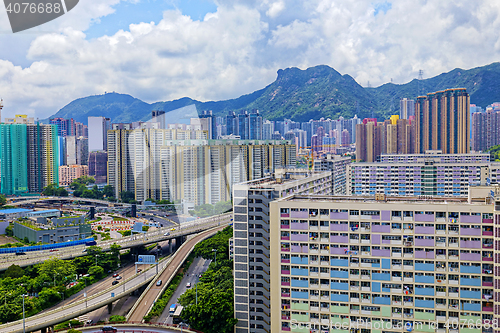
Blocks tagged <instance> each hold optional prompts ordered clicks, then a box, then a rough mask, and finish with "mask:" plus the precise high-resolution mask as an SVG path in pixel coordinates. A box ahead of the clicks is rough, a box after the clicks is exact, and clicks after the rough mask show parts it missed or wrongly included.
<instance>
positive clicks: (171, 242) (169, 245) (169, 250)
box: [168, 239, 174, 254]
mask: <svg viewBox="0 0 500 333" xmlns="http://www.w3.org/2000/svg"><path fill="white" fill-rule="evenodd" d="M173 245H174V242H173V241H172V239H169V240H168V253H169V254H170V253H172V250H173V249H172V248H173Z"/></svg>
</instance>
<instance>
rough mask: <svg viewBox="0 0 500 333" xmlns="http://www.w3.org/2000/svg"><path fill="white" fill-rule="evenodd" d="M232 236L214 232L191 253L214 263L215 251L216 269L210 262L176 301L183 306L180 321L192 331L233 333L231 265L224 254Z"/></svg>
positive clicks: (225, 230) (224, 232)
mask: <svg viewBox="0 0 500 333" xmlns="http://www.w3.org/2000/svg"><path fill="white" fill-rule="evenodd" d="M232 235H233V230H232V228H231V227H228V228H225V229H224V230H223V231H220V232H218V233H217V234H216V235H215V236H214V237H212V238H209V239H207V240H204V241H203V242H201V243H199V244H198V245H196V247H195V249H194V251H193V253H194V254H195V255H197V256H202V257H203V258H205V259H214V254H215V253H214V251H212V250H213V249H216V250H217V265H215V261H213V262H212V263H211V264H210V266H209V269H208V270H207V271H206V272H205V273H204V274H203V276H202V277H201V278H200V282H199V283H198V285H197V289H198V304H196V291H195V288H193V289H188V290H187V291H186V292H185V293H184V294H182V295H181V297H180V298H179V302H180V304H181V305H183V306H184V310H183V312H182V315H181V317H182V319H183V320H184V321H186V322H188V323H189V324H190V325H191V327H192V328H194V329H196V330H200V331H203V332H205V333H219V332H221V333H224V332H227V333H229V332H233V329H234V325H235V324H236V322H237V319H235V318H234V310H233V274H232V267H233V264H232V261H231V260H229V253H228V251H227V247H228V241H229V238H231V237H232Z"/></svg>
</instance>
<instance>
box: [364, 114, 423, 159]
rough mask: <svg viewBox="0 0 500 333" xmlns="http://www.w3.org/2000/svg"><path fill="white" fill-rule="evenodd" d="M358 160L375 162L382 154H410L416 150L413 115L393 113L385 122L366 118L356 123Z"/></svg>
mask: <svg viewBox="0 0 500 333" xmlns="http://www.w3.org/2000/svg"><path fill="white" fill-rule="evenodd" d="M356 136H357V137H356V161H357V162H360V161H364V162H374V161H376V160H377V158H378V157H379V156H380V155H381V154H385V153H389V154H394V153H396V154H409V153H413V152H414V151H415V126H414V121H413V116H411V117H410V119H399V116H397V115H393V116H391V118H390V119H388V120H386V121H384V122H377V119H371V118H365V119H364V120H363V123H361V124H358V125H356Z"/></svg>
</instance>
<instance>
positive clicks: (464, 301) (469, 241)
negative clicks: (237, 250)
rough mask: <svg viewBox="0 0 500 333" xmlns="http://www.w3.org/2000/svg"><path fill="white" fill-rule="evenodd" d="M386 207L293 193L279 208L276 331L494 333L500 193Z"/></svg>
mask: <svg viewBox="0 0 500 333" xmlns="http://www.w3.org/2000/svg"><path fill="white" fill-rule="evenodd" d="M379 199H381V200H374V197H373V196H371V197H361V198H358V197H341V196H301V195H293V196H288V197H286V198H283V199H278V200H276V201H273V202H271V203H270V204H269V207H270V219H271V221H273V223H271V224H270V234H269V241H268V242H262V247H263V248H264V246H268V244H270V246H271V247H273V246H275V245H274V244H279V250H278V251H276V250H274V247H273V248H272V250H271V251H269V252H270V264H269V270H270V272H271V274H270V275H271V276H270V291H271V292H270V297H269V299H270V300H267V299H266V298H263V302H264V303H265V305H268V306H269V311H270V312H271V320H270V323H271V330H270V331H271V332H273V333H279V332H290V331H292V332H346V333H347V332H366V333H370V332H371V333H378V332H401V333H403V332H413V331H415V332H459V331H460V332H474V333H480V332H485V331H486V332H492V330H491V326H492V325H493V324H494V322H493V320H498V316H499V315H498V313H499V311H498V310H499V305H498V296H499V293H498V290H497V286H498V283H499V282H500V280H499V275H500V274H499V272H500V271H499V270H498V269H499V267H498V261H499V259H500V258H499V257H498V254H497V251H498V248H497V247H498V246H497V245H498V244H497V242H498V234H497V232H498V230H497V229H498V228H497V224H500V210H499V208H500V190H499V188H498V187H496V188H494V187H475V188H471V190H470V191H469V198H455V199H453V200H450V199H449V198H435V199H428V200H426V201H422V200H420V199H418V198H415V197H405V198H398V197H383V196H382V197H380V198H379ZM235 216H236V214H235ZM235 225H236V222H235ZM494 230H495V232H494ZM235 231H236V228H235ZM495 244H496V245H495ZM265 305H264V308H266V309H267V307H266V306H265ZM464 322H465V323H471V325H468V324H467V326H460V325H461V323H464ZM472 323H474V324H472ZM485 325H487V326H485ZM460 327H462V328H460Z"/></svg>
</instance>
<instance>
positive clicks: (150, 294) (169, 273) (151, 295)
mask: <svg viewBox="0 0 500 333" xmlns="http://www.w3.org/2000/svg"><path fill="white" fill-rule="evenodd" d="M224 228H225V226H221V227H217V228H214V229H211V230H209V231H205V232H202V233H200V234H198V235H196V236H194V237H193V238H191V239H190V240H188V241H187V242H186V243H184V244H183V246H182V247H181V248H179V249H178V250H177V252H176V253H175V256H173V258H172V262H171V263H170V264H169V266H168V267H167V268H166V269H165V270H164V271H163V272H162V273H161V274H159V276H158V277H156V279H155V281H158V280H162V288H158V287H156V284H154V286H151V287H150V288H149V289H147V290H146V291H145V292H144V294H143V295H142V296H141V297H140V298H139V300H138V301H137V302H138V304H137V305H138V306H134V307H133V308H132V310H131V311H130V313H129V314H128V316H127V320H128V321H132V322H141V321H142V320H143V318H144V316H145V315H146V314H147V313H148V312H149V310H150V308H151V306H152V304H153V303H154V302H155V301H156V299H157V298H158V297H159V295H160V293H161V292H162V290H163V289H164V288H165V287H166V285H167V284H168V282H169V281H170V280H171V279H172V278H173V277H174V276H175V274H176V273H177V271H178V269H179V268H180V266H181V265H182V263H183V262H184V260H185V259H186V258H187V256H188V255H189V254H190V253H191V251H192V250H193V248H194V246H195V245H196V244H197V243H199V242H200V241H202V240H204V239H206V238H208V237H210V236H212V235H214V234H215V233H217V232H218V231H220V230H222V229H224Z"/></svg>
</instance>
